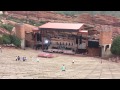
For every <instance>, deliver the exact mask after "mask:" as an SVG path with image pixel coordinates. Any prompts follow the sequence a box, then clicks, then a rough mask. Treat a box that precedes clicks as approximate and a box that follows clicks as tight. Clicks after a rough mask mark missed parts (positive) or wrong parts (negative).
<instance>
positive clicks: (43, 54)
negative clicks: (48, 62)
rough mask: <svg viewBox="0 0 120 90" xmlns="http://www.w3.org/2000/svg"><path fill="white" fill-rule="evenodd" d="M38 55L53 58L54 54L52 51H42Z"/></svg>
mask: <svg viewBox="0 0 120 90" xmlns="http://www.w3.org/2000/svg"><path fill="white" fill-rule="evenodd" d="M38 57H43V58H53V57H54V56H53V54H50V53H40V54H38Z"/></svg>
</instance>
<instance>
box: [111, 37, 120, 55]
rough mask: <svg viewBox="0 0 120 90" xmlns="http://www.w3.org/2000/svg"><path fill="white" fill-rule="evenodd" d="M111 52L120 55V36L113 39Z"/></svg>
mask: <svg viewBox="0 0 120 90" xmlns="http://www.w3.org/2000/svg"><path fill="white" fill-rule="evenodd" d="M111 53H112V54H114V55H120V36H118V37H116V38H115V39H114V40H113V43H112V45H111Z"/></svg>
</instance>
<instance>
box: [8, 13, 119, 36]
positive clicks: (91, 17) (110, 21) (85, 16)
mask: <svg viewBox="0 0 120 90" xmlns="http://www.w3.org/2000/svg"><path fill="white" fill-rule="evenodd" d="M104 13H105V12H104ZM104 13H101V12H99V11H98V13H97V14H89V13H82V14H77V15H72V16H68V15H65V14H59V13H57V12H55V11H54V12H53V11H8V16H10V17H15V18H19V19H31V20H35V21H47V22H82V23H87V24H92V25H94V26H95V28H96V27H99V26H101V25H110V26H111V28H112V30H113V37H115V36H117V35H120V19H119V18H118V17H115V16H110V15H106V14H104ZM99 29H100V28H99Z"/></svg>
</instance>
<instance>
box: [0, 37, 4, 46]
mask: <svg viewBox="0 0 120 90" xmlns="http://www.w3.org/2000/svg"><path fill="white" fill-rule="evenodd" d="M1 44H3V38H2V37H0V45H1Z"/></svg>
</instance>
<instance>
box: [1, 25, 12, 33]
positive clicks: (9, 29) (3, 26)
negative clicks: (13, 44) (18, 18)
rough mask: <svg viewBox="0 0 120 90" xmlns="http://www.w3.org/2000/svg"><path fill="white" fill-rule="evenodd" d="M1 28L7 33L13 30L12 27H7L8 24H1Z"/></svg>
mask: <svg viewBox="0 0 120 90" xmlns="http://www.w3.org/2000/svg"><path fill="white" fill-rule="evenodd" d="M1 27H2V28H4V29H6V30H8V31H12V29H13V26H12V25H9V24H1Z"/></svg>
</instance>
